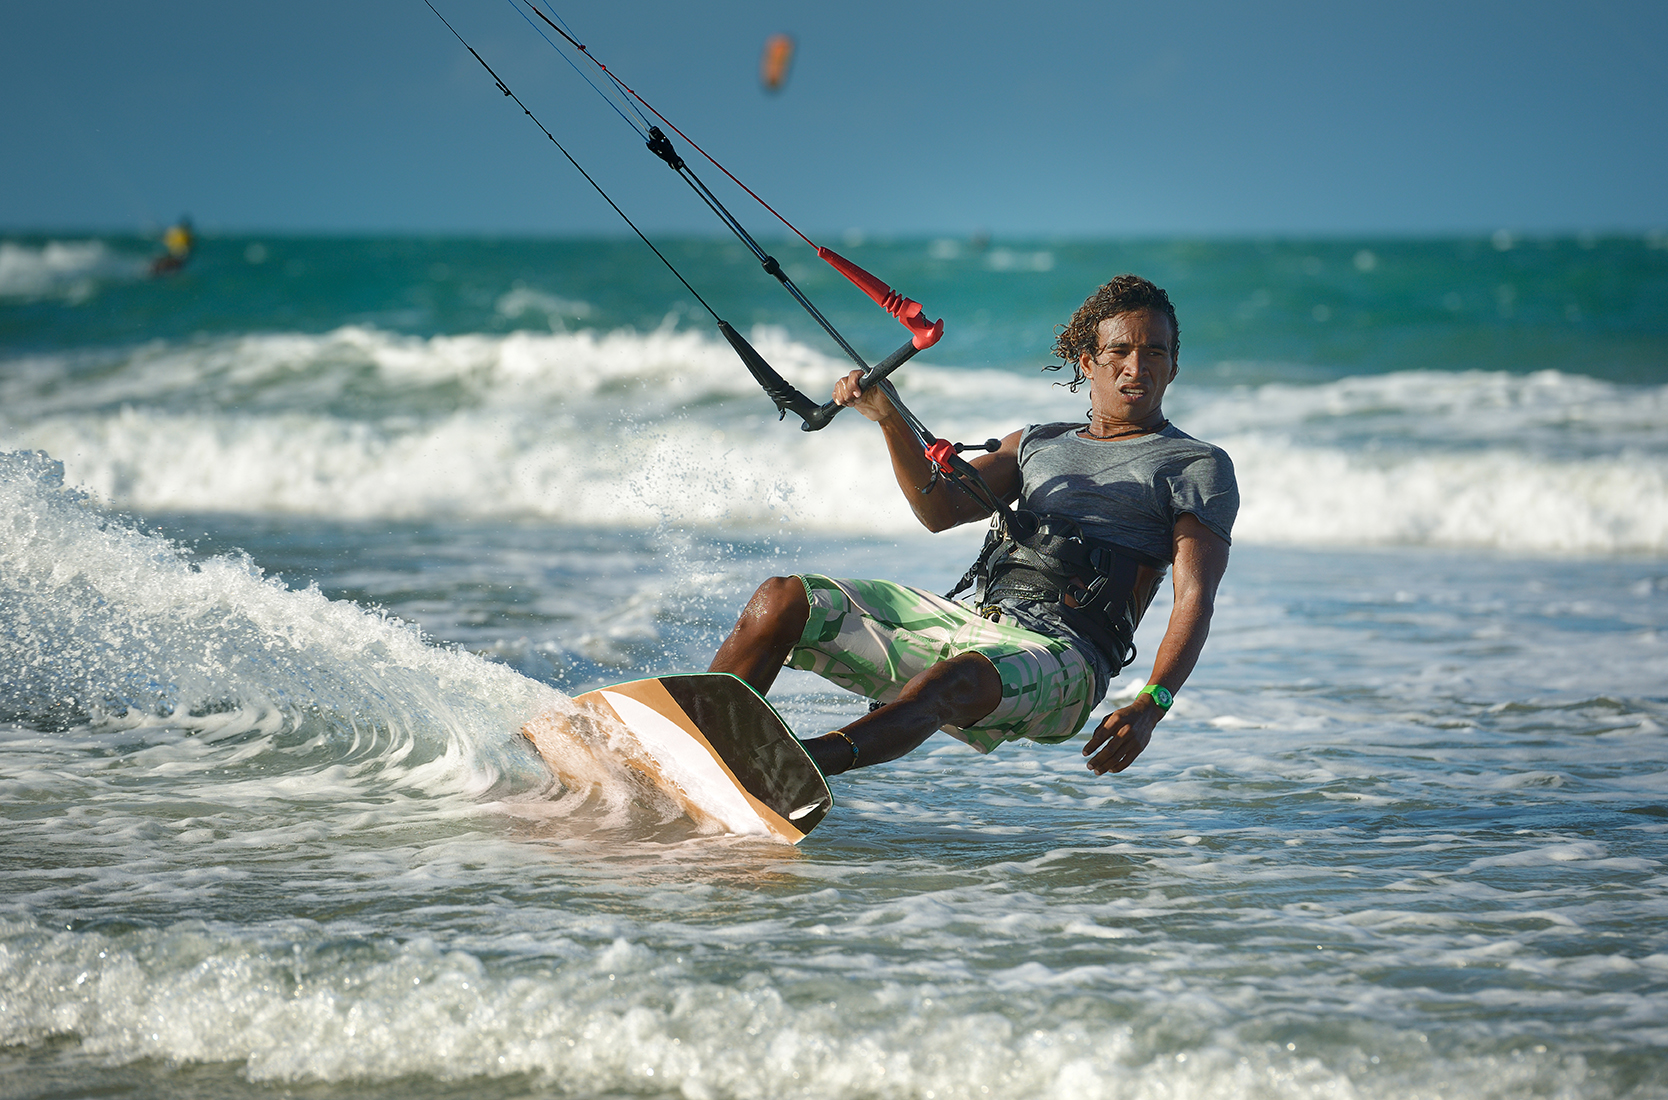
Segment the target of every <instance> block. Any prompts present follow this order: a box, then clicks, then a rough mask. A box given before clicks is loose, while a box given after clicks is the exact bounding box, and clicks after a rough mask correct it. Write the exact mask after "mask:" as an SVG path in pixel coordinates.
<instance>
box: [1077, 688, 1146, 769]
mask: <svg viewBox="0 0 1668 1100" xmlns="http://www.w3.org/2000/svg"><path fill="white" fill-rule="evenodd" d="M1163 717H1164V709H1163V708H1162V707H1160V706H1159V705H1158V704H1156V703H1154V702H1153V701H1152V697H1151V696H1148V695H1142V696H1140V697H1139V698H1137V699H1136V700H1135V702H1133V703H1131V704H1129V706H1127V707H1119V708H1118V709H1117V710H1115V711H1113V712H1112V713H1111V714H1108V715H1107V716H1106V717H1105V718H1103V719H1101V723H1100V725H1098V726H1096V727H1095V732H1094V733H1093V734H1091V735H1090V736H1089V743H1088V744H1087V745H1084V746H1083V755H1084V756H1087V757H1088V758H1089V770H1090V771H1092V772H1094V773H1095V774H1096V775H1105V774H1106V773H1107V772H1121V771H1123V770H1124V769H1125V768H1127V767H1129V766H1130V765H1131V764H1133V763H1135V758H1136V757H1137V756H1140V755H1141V750H1142V749H1144V748H1146V747H1147V743H1148V742H1149V741H1151V740H1152V739H1153V728H1154V727H1155V726H1157V725H1158V720H1159V719H1160V718H1163ZM1097 750H1098V751H1097Z"/></svg>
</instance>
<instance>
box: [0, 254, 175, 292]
mask: <svg viewBox="0 0 1668 1100" xmlns="http://www.w3.org/2000/svg"><path fill="white" fill-rule="evenodd" d="M144 271H145V265H144V262H143V261H141V260H138V259H135V258H133V257H129V256H121V255H118V254H117V253H115V252H112V251H111V250H110V248H109V247H108V246H107V245H105V243H104V242H103V241H49V242H48V243H46V244H44V245H41V246H40V247H39V248H33V247H30V246H29V245H24V244H17V243H16V242H14V241H0V299H3V298H23V299H31V298H64V299H67V300H69V301H72V302H80V301H85V300H86V299H87V298H89V297H91V296H92V295H93V293H94V292H95V291H96V290H97V289H98V284H99V281H100V280H102V279H135V278H138V277H139V276H140V275H142V274H143V273H144Z"/></svg>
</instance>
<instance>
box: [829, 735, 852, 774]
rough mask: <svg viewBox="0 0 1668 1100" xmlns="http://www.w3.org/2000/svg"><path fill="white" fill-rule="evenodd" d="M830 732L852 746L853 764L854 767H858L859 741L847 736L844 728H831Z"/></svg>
mask: <svg viewBox="0 0 1668 1100" xmlns="http://www.w3.org/2000/svg"><path fill="white" fill-rule="evenodd" d="M829 732H830V733H831V734H832V735H833V736H835V737H838V738H840V739H841V740H842V741H844V742H845V743H846V744H848V745H850V746H851V766H852V767H853V768H855V767H857V742H856V741H853V740H852V739H851V738H850V737H847V736H846V733H845V731H844V730H830V731H829Z"/></svg>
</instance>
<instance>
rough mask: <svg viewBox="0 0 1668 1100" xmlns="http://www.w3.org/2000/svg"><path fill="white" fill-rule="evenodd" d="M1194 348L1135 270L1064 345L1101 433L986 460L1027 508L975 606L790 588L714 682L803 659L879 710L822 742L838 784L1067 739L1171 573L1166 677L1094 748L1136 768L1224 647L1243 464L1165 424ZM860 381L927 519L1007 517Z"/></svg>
mask: <svg viewBox="0 0 1668 1100" xmlns="http://www.w3.org/2000/svg"><path fill="white" fill-rule="evenodd" d="M1179 347H1180V331H1179V327H1178V325H1177V323H1176V314H1175V309H1174V307H1173V306H1172V305H1171V303H1170V299H1169V296H1168V295H1167V294H1166V293H1165V292H1164V291H1163V290H1162V289H1160V288H1159V287H1157V286H1155V285H1153V284H1152V283H1150V282H1148V281H1147V280H1145V279H1142V278H1138V277H1137V276H1134V275H1120V276H1118V277H1117V278H1115V279H1113V280H1112V281H1111V282H1109V283H1107V284H1106V285H1105V286H1103V287H1101V288H1100V289H1099V290H1098V291H1097V292H1096V293H1095V294H1093V295H1091V296H1090V297H1089V299H1088V300H1087V301H1085V302H1084V304H1083V306H1082V307H1081V308H1080V309H1078V310H1077V312H1076V314H1075V315H1074V316H1073V317H1072V319H1071V322H1070V324H1068V325H1067V326H1066V327H1065V329H1064V330H1063V332H1062V333H1061V335H1060V337H1059V339H1058V341H1057V343H1056V345H1055V353H1056V354H1057V355H1058V356H1060V358H1061V360H1062V363H1061V366H1070V367H1072V368H1073V371H1074V377H1073V381H1072V382H1071V383H1070V385H1071V387H1072V389H1073V390H1075V389H1076V388H1077V386H1078V385H1080V384H1081V383H1083V382H1087V383H1088V385H1089V400H1090V406H1091V408H1090V413H1089V419H1088V421H1087V422H1086V423H1076V424H1049V425H1032V426H1030V427H1027V428H1025V429H1023V430H1021V431H1016V432H1013V433H1012V434H1010V435H1009V436H1007V437H1006V438H1005V439H1003V440H1001V446H1000V449H998V450H997V451H995V452H994V453H991V454H987V455H981V456H980V457H978V458H977V459H975V460H973V463H972V465H973V466H974V468H975V469H977V470H978V472H979V474H980V475H981V476H982V477H983V479H984V481H985V483H986V484H988V485H989V487H990V488H991V490H992V491H993V492H994V493H995V494H996V495H997V496H998V497H1000V498H1001V499H1002V500H1003V501H1006V502H1009V503H1013V502H1017V503H1018V505H1019V510H1018V511H1016V512H1013V513H1010V518H1011V519H1012V520H1013V522H1011V523H1010V522H1006V521H1004V522H1003V523H1001V524H999V527H998V530H996V531H993V537H992V539H991V540H989V541H988V542H987V545H986V551H985V553H984V554H983V555H982V556H981V558H980V561H979V563H978V564H977V565H976V567H975V569H974V570H970V571H969V573H970V575H973V574H975V573H976V574H977V578H978V580H979V581H980V582H981V583H980V587H979V591H978V596H977V599H976V600H975V601H974V602H973V603H971V604H968V603H957V602H953V601H952V600H950V599H946V598H943V597H939V596H936V595H933V594H932V593H930V592H925V591H923V590H921V589H918V588H910V587H906V586H904V585H899V584H894V583H892V582H890V581H867V580H847V579H835V578H830V577H824V576H819V575H816V574H801V575H798V576H788V577H772V578H771V579H769V580H767V581H766V582H765V583H764V584H762V585H760V586H759V589H758V591H757V592H755V593H754V595H753V598H752V600H751V601H750V602H749V603H748V604H747V606H746V608H745V609H744V610H743V611H742V613H741V617H740V619H739V620H738V621H737V623H736V625H735V628H734V630H733V631H732V632H731V633H730V636H729V637H728V638H727V639H726V640H725V642H724V644H723V645H722V646H721V647H720V648H719V650H718V653H717V655H716V656H715V657H714V658H713V662H712V666H711V670H712V671H714V672H729V673H733V674H734V675H736V676H739V677H741V678H742V679H743V680H746V681H747V682H748V683H749V684H751V685H752V686H753V687H754V688H755V689H756V690H757V691H759V692H760V693H761V694H763V693H764V692H766V691H767V690H768V689H769V688H770V686H771V684H772V683H773V682H774V680H775V678H776V674H777V672H778V670H780V669H781V668H782V667H783V666H784V665H786V666H788V667H791V668H797V669H806V670H809V671H812V672H816V673H817V674H819V675H821V676H823V677H824V678H826V679H828V680H831V681H833V682H834V683H836V684H839V685H840V686H842V687H845V688H848V689H850V690H852V691H856V692H858V693H860V694H863V695H866V696H868V697H869V698H870V699H872V700H875V702H876V705H875V706H873V707H872V709H871V710H870V711H869V713H868V714H866V715H864V716H863V717H861V718H858V719H857V720H856V721H854V722H851V723H849V724H847V725H845V726H843V727H841V728H840V729H838V730H835V731H833V732H832V733H828V734H825V735H823V736H821V737H814V738H809V739H807V740H806V741H805V747H806V749H807V750H808V751H809V752H810V754H811V756H812V759H814V760H815V761H816V762H817V765H818V767H820V768H821V769H822V770H823V772H824V774H828V775H833V774H837V773H839V772H843V771H847V770H849V769H850V768H853V767H862V766H867V765H870V764H879V763H882V762H884V761H887V760H894V759H896V758H898V757H900V756H903V755H904V754H906V753H908V752H911V751H913V750H914V749H915V748H917V747H919V746H920V745H921V744H922V743H923V742H925V741H926V739H927V738H928V737H929V736H931V735H932V733H933V731H934V730H937V729H943V730H944V731H945V732H947V733H949V734H951V735H952V736H954V737H957V738H959V739H961V740H962V741H965V742H966V743H968V744H969V745H971V746H973V748H975V749H977V750H978V751H980V752H990V751H991V750H993V749H994V748H996V747H997V746H998V745H1000V744H1001V743H1002V742H1003V741H1007V740H1013V739H1016V738H1021V737H1024V738H1029V739H1031V740H1033V741H1039V742H1044V743H1056V742H1060V741H1065V740H1068V739H1070V738H1071V737H1073V736H1074V735H1075V734H1076V733H1077V732H1078V731H1079V730H1080V729H1082V728H1083V726H1084V724H1085V723H1086V722H1087V720H1088V717H1089V714H1090V712H1091V711H1092V710H1093V709H1094V707H1095V706H1096V705H1097V704H1098V703H1099V702H1100V700H1101V698H1102V697H1103V696H1104V695H1105V693H1106V689H1107V686H1108V684H1109V682H1110V681H1111V678H1112V677H1113V676H1115V675H1116V674H1117V673H1118V671H1119V670H1120V668H1121V667H1122V666H1123V665H1125V664H1127V663H1128V662H1129V660H1130V659H1131V658H1132V657H1133V655H1134V646H1133V642H1132V637H1131V636H1132V634H1133V631H1134V626H1135V624H1136V623H1137V622H1138V621H1139V620H1140V617H1141V615H1142V613H1143V612H1144V611H1145V610H1146V608H1147V605H1148V604H1149V603H1150V602H1151V600H1152V597H1153V595H1154V594H1155V593H1156V591H1157V589H1158V585H1159V583H1160V581H1161V580H1162V578H1163V575H1164V572H1165V569H1166V568H1167V567H1168V568H1169V569H1170V570H1171V571H1172V574H1173V578H1174V581H1173V583H1174V587H1175V605H1174V608H1173V610H1172V611H1171V614H1170V621H1169V625H1168V627H1167V628H1166V630H1165V633H1164V638H1163V640H1162V642H1161V643H1160V645H1159V649H1158V654H1157V656H1156V658H1155V659H1154V662H1153V668H1152V673H1151V675H1150V677H1149V680H1148V683H1147V685H1146V687H1144V688H1143V689H1142V691H1141V693H1140V694H1138V695H1137V696H1136V697H1135V699H1134V701H1132V702H1131V703H1129V704H1128V705H1126V706H1123V707H1120V708H1118V709H1117V710H1115V711H1113V712H1112V713H1111V714H1110V715H1108V716H1107V717H1106V718H1105V719H1103V720H1102V721H1101V722H1100V723H1099V724H1098V725H1097V726H1096V728H1095V730H1094V732H1093V733H1092V734H1091V735H1090V737H1089V740H1088V744H1087V745H1086V746H1085V748H1084V750H1083V755H1084V756H1086V757H1088V758H1089V759H1088V766H1089V768H1090V770H1092V771H1093V772H1095V773H1096V774H1097V775H1100V774H1105V773H1106V772H1109V771H1111V772H1120V771H1123V770H1124V769H1125V768H1127V767H1129V765H1130V764H1131V763H1132V762H1134V760H1135V758H1136V757H1137V756H1138V755H1140V753H1141V751H1142V750H1143V749H1145V748H1146V747H1147V744H1148V742H1149V741H1150V740H1151V738H1152V735H1153V729H1154V727H1155V726H1157V724H1158V722H1159V720H1160V719H1161V718H1163V717H1164V714H1165V712H1166V711H1167V710H1168V709H1169V706H1170V703H1171V700H1172V697H1173V695H1174V693H1175V692H1176V691H1178V690H1179V689H1180V688H1181V686H1182V684H1183V683H1185V682H1186V680H1187V677H1188V675H1189V674H1190V673H1191V672H1192V671H1193V668H1194V665H1195V664H1196V663H1197V661H1198V659H1199V654H1200V652H1201V650H1202V649H1203V648H1204V644H1205V638H1206V635H1207V634H1208V633H1209V629H1210V621H1211V613H1212V609H1213V607H1214V602H1215V597H1216V590H1217V586H1218V584H1219V583H1220V582H1221V580H1222V575H1223V572H1224V570H1225V569H1226V568H1227V564H1228V545H1229V540H1230V536H1231V533H1232V529H1233V524H1234V518H1235V516H1236V514H1237V513H1238V510H1239V490H1238V486H1237V484H1236V482H1235V479H1234V470H1233V464H1232V462H1231V461H1230V460H1229V458H1228V456H1227V454H1226V453H1225V452H1223V451H1222V450H1221V449H1220V448H1218V447H1215V446H1212V445H1211V444H1209V443H1205V442H1203V441H1200V440H1197V439H1194V438H1193V437H1192V436H1189V435H1187V434H1186V433H1184V432H1182V431H1181V430H1179V429H1178V428H1176V427H1174V426H1173V425H1171V424H1170V422H1169V420H1167V419H1166V418H1165V416H1164V411H1163V408H1162V405H1163V399H1164V393H1165V390H1166V388H1167V387H1168V386H1169V384H1170V383H1171V382H1172V381H1174V380H1175V377H1176V372H1177V363H1176V354H1177V351H1178V349H1179ZM860 374H861V372H858V371H853V372H851V373H850V374H849V375H847V376H846V377H844V378H842V379H840V380H839V381H838V382H837V383H836V384H835V386H834V401H835V402H837V403H838V404H840V405H842V406H847V407H850V408H854V409H856V410H857V411H858V412H860V413H862V414H863V416H864V417H866V418H867V419H869V420H871V421H873V422H875V423H876V424H878V425H879V426H880V429H881V435H882V438H883V439H884V440H885V442H886V446H887V450H888V452H889V453H890V456H891V460H892V469H893V473H894V474H895V476H896V478H897V481H898V486H899V488H900V489H901V490H902V491H903V494H904V496H905V498H906V499H908V500H909V502H910V505H911V507H912V508H913V509H914V512H915V515H916V517H917V518H918V519H919V520H920V521H921V523H922V524H923V525H924V526H926V527H927V528H928V529H929V530H931V531H943V530H946V529H947V528H950V527H954V526H957V525H959V524H963V523H969V522H972V521H975V520H980V519H984V518H985V517H986V515H988V514H989V509H988V508H987V507H984V506H981V505H980V504H979V503H978V502H977V501H976V500H975V499H974V497H973V496H972V495H971V494H969V493H968V492H966V491H964V490H962V489H961V488H960V486H959V485H957V484H954V483H952V482H950V481H943V480H940V481H938V483H937V484H934V480H935V479H936V473H935V467H934V465H933V463H932V461H931V460H929V459H928V458H927V457H926V456H925V455H923V453H922V450H921V446H920V444H919V441H918V440H917V438H916V437H915V436H914V435H913V434H912V433H911V432H910V431H909V429H908V428H907V426H906V425H905V424H904V423H903V422H902V417H901V416H900V414H899V412H898V409H897V407H896V406H894V405H893V403H892V402H891V401H890V399H889V398H888V397H887V395H886V393H885V392H884V390H883V388H882V387H880V386H872V387H870V388H868V389H863V390H859V388H858V385H857V379H858V378H859V377H860ZM929 486H930V487H931V491H928V492H923V491H922V490H923V488H927V487H929Z"/></svg>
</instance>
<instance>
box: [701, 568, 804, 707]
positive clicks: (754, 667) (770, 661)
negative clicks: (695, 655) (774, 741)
mask: <svg viewBox="0 0 1668 1100" xmlns="http://www.w3.org/2000/svg"><path fill="white" fill-rule="evenodd" d="M810 618H811V603H810V601H809V600H807V599H806V598H805V585H804V583H803V582H802V581H801V580H800V579H799V578H798V577H772V578H770V579H769V580H767V581H765V582H764V583H763V584H761V585H759V588H758V591H756V592H754V593H753V598H752V599H751V600H748V601H747V606H746V607H744V608H742V609H741V617H740V618H739V619H737V620H736V625H735V628H734V629H732V630H731V631H730V636H729V637H728V638H725V639H724V644H723V645H721V646H719V647H718V652H717V653H715V654H714V655H713V658H712V664H711V665H709V666H708V667H707V671H708V672H728V673H730V674H731V675H733V676H739V677H741V678H742V679H743V680H746V681H747V683H748V684H749V685H750V686H751V687H752V688H753V690H754V691H756V692H758V693H759V694H760V695H763V694H765V693H766V692H767V691H769V690H770V685H771V684H774V683H775V682H776V674H777V673H778V672H781V671H782V662H783V661H786V660H787V659H788V653H789V652H790V651H791V650H792V649H793V647H794V646H796V645H798V644H799V638H800V635H802V634H804V633H805V624H806V622H807V621H809V620H810Z"/></svg>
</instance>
